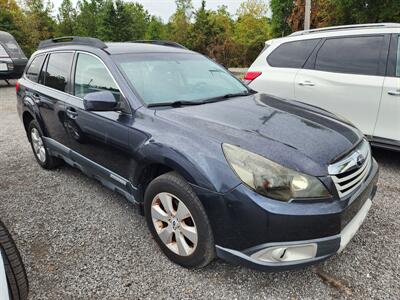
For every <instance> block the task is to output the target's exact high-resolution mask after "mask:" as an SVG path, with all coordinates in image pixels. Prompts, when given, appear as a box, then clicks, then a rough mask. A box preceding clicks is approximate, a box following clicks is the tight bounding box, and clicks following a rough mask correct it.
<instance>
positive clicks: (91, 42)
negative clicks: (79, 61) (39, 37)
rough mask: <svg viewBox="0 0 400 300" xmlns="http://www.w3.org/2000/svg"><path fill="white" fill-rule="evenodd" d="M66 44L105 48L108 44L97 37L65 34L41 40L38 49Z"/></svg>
mask: <svg viewBox="0 0 400 300" xmlns="http://www.w3.org/2000/svg"><path fill="white" fill-rule="evenodd" d="M65 45H85V46H91V47H95V48H100V49H105V48H107V45H106V44H105V43H104V42H102V41H100V40H99V39H96V38H91V37H81V36H63V37H59V38H54V39H49V40H45V41H41V42H40V43H39V47H38V49H44V48H49V47H54V46H65Z"/></svg>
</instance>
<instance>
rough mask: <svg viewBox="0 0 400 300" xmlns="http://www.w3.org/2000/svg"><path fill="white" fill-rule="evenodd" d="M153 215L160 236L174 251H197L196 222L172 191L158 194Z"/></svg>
mask: <svg viewBox="0 0 400 300" xmlns="http://www.w3.org/2000/svg"><path fill="white" fill-rule="evenodd" d="M151 217H152V220H153V225H154V228H155V229H156V232H157V234H158V236H159V237H160V239H161V241H162V242H163V243H164V244H165V245H166V246H167V247H168V248H169V249H170V250H171V251H172V252H174V253H175V254H178V255H180V256H189V255H191V254H192V253H193V252H194V251H195V249H196V247H197V241H198V233H197V228H196V224H195V222H194V220H193V217H192V214H191V213H190V211H189V209H188V208H187V207H186V205H185V204H184V203H183V202H182V201H181V200H180V199H178V198H177V197H176V196H174V195H172V194H170V193H165V192H163V193H159V194H157V195H156V196H155V197H154V199H153V201H152V204H151Z"/></svg>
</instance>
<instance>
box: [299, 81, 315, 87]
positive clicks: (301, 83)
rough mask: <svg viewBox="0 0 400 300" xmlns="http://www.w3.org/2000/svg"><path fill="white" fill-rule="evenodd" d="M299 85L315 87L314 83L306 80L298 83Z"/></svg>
mask: <svg viewBox="0 0 400 300" xmlns="http://www.w3.org/2000/svg"><path fill="white" fill-rule="evenodd" d="M299 85H301V86H314V85H315V83H314V82H311V81H308V80H306V81H300V82H299Z"/></svg>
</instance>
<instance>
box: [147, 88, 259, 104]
mask: <svg viewBox="0 0 400 300" xmlns="http://www.w3.org/2000/svg"><path fill="white" fill-rule="evenodd" d="M254 93H256V91H253V90H249V91H246V92H240V93H231V94H225V95H222V96H217V97H213V98H207V99H204V100H199V101H187V100H177V101H171V102H159V103H150V104H148V105H147V107H160V106H171V107H181V106H184V105H201V104H205V103H212V102H218V101H221V100H223V99H229V98H235V97H242V96H248V95H252V94H254Z"/></svg>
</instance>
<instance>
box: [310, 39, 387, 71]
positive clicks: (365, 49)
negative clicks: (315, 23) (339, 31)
mask: <svg viewBox="0 0 400 300" xmlns="http://www.w3.org/2000/svg"><path fill="white" fill-rule="evenodd" d="M383 44H384V36H364V37H345V38H333V39H328V40H326V41H325V43H324V44H323V45H322V47H321V49H319V51H318V54H317V58H316V61H315V69H316V70H319V71H328V72H337V73H348V74H360V75H378V74H379V62H380V57H381V49H382V45H383Z"/></svg>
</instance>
